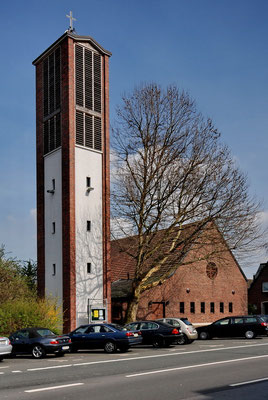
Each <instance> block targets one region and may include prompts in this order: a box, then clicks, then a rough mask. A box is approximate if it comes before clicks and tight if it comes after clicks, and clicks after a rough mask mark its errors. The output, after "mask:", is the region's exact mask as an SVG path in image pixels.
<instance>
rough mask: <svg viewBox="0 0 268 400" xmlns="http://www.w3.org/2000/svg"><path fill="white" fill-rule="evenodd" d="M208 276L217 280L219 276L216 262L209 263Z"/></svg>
mask: <svg viewBox="0 0 268 400" xmlns="http://www.w3.org/2000/svg"><path fill="white" fill-rule="evenodd" d="M206 272H207V276H208V277H209V279H215V278H216V276H217V274H218V268H217V266H216V264H215V263H214V262H209V263H208V264H207V270H206Z"/></svg>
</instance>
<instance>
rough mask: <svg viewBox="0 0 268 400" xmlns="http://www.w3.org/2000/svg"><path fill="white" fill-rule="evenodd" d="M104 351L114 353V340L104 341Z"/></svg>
mask: <svg viewBox="0 0 268 400" xmlns="http://www.w3.org/2000/svg"><path fill="white" fill-rule="evenodd" d="M104 351H105V353H114V352H115V351H116V344H115V343H114V342H106V343H105V346H104Z"/></svg>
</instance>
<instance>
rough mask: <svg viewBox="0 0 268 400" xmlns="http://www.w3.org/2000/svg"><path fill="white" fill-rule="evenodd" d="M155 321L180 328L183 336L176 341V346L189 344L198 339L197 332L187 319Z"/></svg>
mask: <svg viewBox="0 0 268 400" xmlns="http://www.w3.org/2000/svg"><path fill="white" fill-rule="evenodd" d="M157 321H163V322H166V323H167V324H169V325H173V326H175V327H180V328H181V330H182V334H183V335H182V336H181V338H179V339H178V342H177V343H178V344H190V343H193V341H194V340H195V339H197V338H198V333H197V330H196V329H195V327H194V326H193V325H192V324H191V322H190V321H188V319H187V318H159V319H158V320H157Z"/></svg>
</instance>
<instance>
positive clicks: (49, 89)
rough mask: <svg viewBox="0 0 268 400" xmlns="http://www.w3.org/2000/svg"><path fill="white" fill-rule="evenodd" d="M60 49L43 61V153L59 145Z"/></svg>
mask: <svg viewBox="0 0 268 400" xmlns="http://www.w3.org/2000/svg"><path fill="white" fill-rule="evenodd" d="M60 99H61V51H60V47H58V48H57V49H56V50H55V51H54V52H52V53H51V54H50V55H49V56H48V57H47V58H45V59H44V61H43V115H44V119H43V134H44V154H47V153H49V152H51V151H52V150H55V149H56V148H58V147H60V146H61V114H60V106H61V100H60Z"/></svg>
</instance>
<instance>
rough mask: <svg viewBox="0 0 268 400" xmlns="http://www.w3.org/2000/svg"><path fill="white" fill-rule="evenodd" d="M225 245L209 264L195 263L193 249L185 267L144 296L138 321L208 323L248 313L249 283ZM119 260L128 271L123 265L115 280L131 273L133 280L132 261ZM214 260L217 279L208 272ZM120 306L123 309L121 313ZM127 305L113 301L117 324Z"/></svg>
mask: <svg viewBox="0 0 268 400" xmlns="http://www.w3.org/2000/svg"><path fill="white" fill-rule="evenodd" d="M215 234H219V233H218V232H215ZM222 245H223V246H224V247H225V251H223V252H222V253H221V254H220V256H217V257H214V258H212V259H209V260H208V261H207V260H203V261H195V262H192V260H197V258H198V257H197V254H194V252H195V249H194V248H192V249H191V250H190V251H189V252H188V254H187V256H186V258H185V260H184V263H185V265H181V266H179V267H178V268H177V270H176V272H175V273H174V274H173V275H172V276H171V277H170V278H169V279H167V280H166V281H165V282H163V283H162V284H161V285H158V286H156V287H154V288H152V289H150V290H148V291H146V292H144V293H143V294H142V296H141V299H140V302H139V309H138V314H137V318H138V319H156V318H161V317H164V316H165V317H187V318H188V319H189V320H190V321H191V322H193V323H195V324H205V323H210V322H213V321H215V320H217V319H219V318H222V317H225V316H228V315H238V314H247V280H246V278H245V276H244V274H243V272H242V270H241V269H240V267H239V265H238V263H237V261H236V260H235V258H234V257H233V255H232V253H231V252H230V251H229V250H228V248H227V246H226V244H225V243H224V241H222ZM207 250H209V251H210V249H207ZM199 251H200V250H199ZM202 253H203V254H201V253H200V254H199V256H200V258H203V256H205V254H206V248H204V249H203V250H202ZM120 258H121V259H122V260H123V261H125V266H126V268H123V265H122V264H121V273H119V275H117V276H115V275H114V278H116V279H114V280H117V279H118V278H119V279H120V277H122V278H121V279H126V278H127V276H126V275H127V273H129V272H128V271H130V278H131V276H132V273H133V269H132V266H131V267H130V262H129V259H128V262H127V258H126V257H125V258H124V255H122V254H120ZM115 259H116V254H115V253H114V252H112V269H113V266H114V260H115ZM211 261H213V262H214V263H215V265H216V268H217V272H216V274H214V275H216V276H212V275H211V274H209V270H208V271H207V266H208V263H209V262H211ZM187 262H189V264H187ZM115 264H116V266H117V272H119V271H120V268H119V265H118V263H116V262H115ZM209 276H210V277H209ZM120 303H121V304H122V308H123V311H122V313H121V311H120ZM211 303H213V304H212V305H211ZM126 306H127V304H126V299H124V298H121V299H119V298H113V311H114V312H113V315H114V321H116V320H117V321H119V320H120V319H122V317H124V315H125V309H126ZM201 307H202V309H201Z"/></svg>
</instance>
